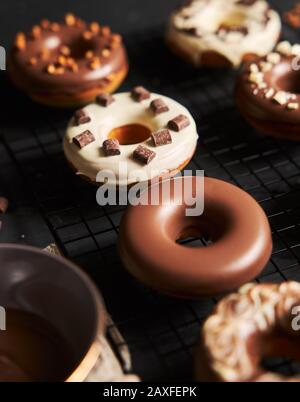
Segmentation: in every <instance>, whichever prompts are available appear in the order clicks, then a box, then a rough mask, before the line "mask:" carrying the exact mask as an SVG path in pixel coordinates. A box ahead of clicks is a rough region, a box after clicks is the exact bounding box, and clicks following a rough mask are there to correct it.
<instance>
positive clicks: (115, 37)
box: [111, 34, 122, 43]
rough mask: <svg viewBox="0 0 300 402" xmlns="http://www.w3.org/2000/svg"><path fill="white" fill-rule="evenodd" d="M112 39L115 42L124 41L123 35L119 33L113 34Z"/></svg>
mask: <svg viewBox="0 0 300 402" xmlns="http://www.w3.org/2000/svg"><path fill="white" fill-rule="evenodd" d="M111 41H112V42H113V43H121V42H122V36H121V35H119V34H113V35H112V36H111Z"/></svg>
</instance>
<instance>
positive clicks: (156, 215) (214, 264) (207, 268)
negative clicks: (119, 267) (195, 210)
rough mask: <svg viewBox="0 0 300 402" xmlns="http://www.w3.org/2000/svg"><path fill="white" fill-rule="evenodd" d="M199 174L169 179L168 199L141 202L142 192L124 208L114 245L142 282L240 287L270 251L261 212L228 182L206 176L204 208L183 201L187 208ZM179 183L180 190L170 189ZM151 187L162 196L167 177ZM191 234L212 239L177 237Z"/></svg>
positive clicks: (174, 291) (187, 291) (161, 287)
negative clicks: (194, 241) (200, 243)
mask: <svg viewBox="0 0 300 402" xmlns="http://www.w3.org/2000/svg"><path fill="white" fill-rule="evenodd" d="M199 180H203V179H202V178H200V177H196V176H194V177H188V176H185V177H177V178H174V179H171V180H170V188H171V192H170V194H171V197H170V202H168V203H167V202H165V203H161V204H160V205H151V203H149V202H148V203H147V204H148V205H143V204H145V202H144V199H143V196H142V197H141V204H140V205H136V206H129V207H128V208H127V210H126V212H125V214H124V216H123V218H122V221H121V225H120V231H119V243H118V246H119V253H120V257H121V260H122V262H123V264H124V266H125V268H126V269H127V270H128V271H129V272H130V273H131V274H132V275H133V276H134V277H135V278H137V279H138V280H140V281H141V282H143V283H144V284H146V285H147V286H149V287H151V288H153V289H156V290H158V291H160V292H163V293H166V294H168V295H171V296H175V297H186V298H199V297H202V296H213V295H218V294H221V293H223V292H228V291H231V290H233V289H237V288H238V287H239V286H241V285H242V284H244V283H246V282H248V281H249V280H252V279H253V278H254V277H256V276H257V275H258V274H259V273H260V272H261V271H262V269H263V268H264V266H265V264H266V263H267V262H268V260H269V258H270V255H271V250H272V238H271V231H270V227H269V223H268V219H267V217H266V215H265V213H264V212H263V210H262V208H261V207H260V206H259V205H258V203H257V202H256V201H255V200H254V199H253V198H252V197H251V196H250V195H248V194H247V193H246V192H244V191H242V190H240V189H239V188H238V187H236V186H233V185H232V184H229V183H226V182H224V181H221V180H217V179H211V178H204V212H203V213H202V215H201V214H198V216H187V214H186V208H187V205H189V208H190V206H191V205H193V203H195V197H198V198H199V197H200V196H201V193H200V191H199V188H200V186H201V184H200V183H199ZM178 184H179V185H180V186H181V188H183V195H184V197H182V194H180V193H179V192H176V191H175V189H176V188H178V187H177V186H178ZM150 189H151V196H152V191H154V196H155V197H156V198H157V199H162V198H161V197H162V194H163V193H164V191H165V190H164V183H159V184H156V185H154V186H152V187H150ZM155 192H158V193H157V194H158V195H159V197H160V198H158V197H157V194H156V193H155ZM155 194H156V195H155ZM147 196H148V197H149V195H147V193H145V197H147ZM202 196H203V192H202ZM193 197H194V198H193ZM182 199H183V200H184V201H182ZM146 200H147V199H146ZM195 236H196V237H204V238H205V239H210V240H211V242H212V243H211V244H209V245H207V246H206V247H187V246H184V245H182V244H179V243H178V242H177V241H178V240H180V239H186V238H188V237H195Z"/></svg>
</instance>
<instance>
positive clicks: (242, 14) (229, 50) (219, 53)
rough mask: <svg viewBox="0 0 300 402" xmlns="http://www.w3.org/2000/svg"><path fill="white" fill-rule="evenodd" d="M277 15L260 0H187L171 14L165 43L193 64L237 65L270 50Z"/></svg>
mask: <svg viewBox="0 0 300 402" xmlns="http://www.w3.org/2000/svg"><path fill="white" fill-rule="evenodd" d="M280 32H281V21H280V17H279V15H278V14H277V12H275V11H274V10H272V9H270V7H269V5H268V3H267V2H266V1H261V0H226V1H224V0H190V1H187V2H186V3H185V4H184V5H183V6H182V7H181V8H180V9H179V10H177V11H175V12H174V13H173V14H172V15H171V18H170V22H169V25H168V29H167V35H166V39H167V43H168V44H169V46H170V48H171V50H173V51H174V52H175V53H176V54H178V55H180V56H181V57H182V58H183V59H184V60H187V61H189V62H191V63H192V64H193V65H195V66H196V67H199V66H209V67H224V66H231V67H232V66H234V67H237V66H239V65H240V64H241V63H242V62H243V61H244V60H248V59H249V58H253V57H255V56H263V55H265V54H267V53H269V52H270V51H271V50H272V49H273V47H274V46H275V44H276V43H277V41H278V38H279V36H280Z"/></svg>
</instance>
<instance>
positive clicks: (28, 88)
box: [8, 15, 128, 105]
mask: <svg viewBox="0 0 300 402" xmlns="http://www.w3.org/2000/svg"><path fill="white" fill-rule="evenodd" d="M71 16H72V15H71ZM69 17H70V15H69ZM72 18H73V20H71V21H70V20H69V19H68V16H66V20H65V22H62V23H50V22H48V23H47V24H45V22H41V24H40V25H37V26H35V27H34V28H32V32H31V33H28V34H26V35H25V34H18V35H17V37H16V41H15V44H14V46H13V48H12V49H11V53H10V57H9V63H8V68H9V72H10V76H11V78H12V80H13V81H14V82H15V83H16V85H17V86H18V87H20V88H21V89H22V90H24V91H25V92H27V93H28V94H29V95H30V96H31V97H32V98H34V99H40V100H41V101H42V100H43V101H44V102H43V103H47V98H48V100H49V103H54V102H55V100H57V102H58V104H60V103H62V104H66V105H76V104H80V103H83V104H84V103H86V102H88V101H90V100H91V99H93V98H94V97H95V96H96V95H97V94H99V93H103V92H105V91H107V92H110V91H111V89H112V88H113V89H115V87H116V86H118V85H119V84H120V82H121V81H122V79H124V77H125V75H126V73H127V70H128V63H127V56H126V51H125V48H124V46H123V44H122V38H121V36H120V35H118V34H113V33H112V32H111V31H110V29H109V28H108V27H101V26H100V25H98V24H97V23H92V24H88V23H86V22H83V21H82V20H81V19H79V18H76V17H74V16H72ZM108 89H110V90H108Z"/></svg>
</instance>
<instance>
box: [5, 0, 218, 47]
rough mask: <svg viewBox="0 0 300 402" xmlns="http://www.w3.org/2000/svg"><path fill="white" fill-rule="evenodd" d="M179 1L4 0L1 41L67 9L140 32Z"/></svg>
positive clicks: (158, 21)
mask: <svg viewBox="0 0 300 402" xmlns="http://www.w3.org/2000/svg"><path fill="white" fill-rule="evenodd" d="M224 1H226V0H224ZM180 3H181V2H180V0H110V1H109V0H108V1H107V0H62V1H60V0H52V1H45V0H44V1H42V0H11V1H10V0H1V4H0V18H1V24H0V43H3V44H4V45H5V46H8V44H9V43H10V41H11V40H12V38H13V36H14V34H15V33H16V31H19V30H20V31H22V30H26V29H29V28H30V27H31V26H32V25H33V24H35V23H36V22H37V21H39V20H40V19H42V18H45V17H46V18H48V19H50V20H60V19H61V18H62V15H63V14H64V13H67V12H73V13H74V14H78V15H79V16H81V17H82V18H83V19H87V20H97V21H101V22H102V24H108V25H111V27H112V28H113V29H115V30H118V31H119V32H120V33H122V34H128V33H131V32H136V33H137V34H138V32H139V31H143V30H145V29H147V28H149V27H150V28H153V26H158V25H161V24H163V23H164V22H165V21H166V18H167V17H168V15H169V13H170V12H171V11H172V10H173V9H174V7H176V6H177V5H178V4H180Z"/></svg>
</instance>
